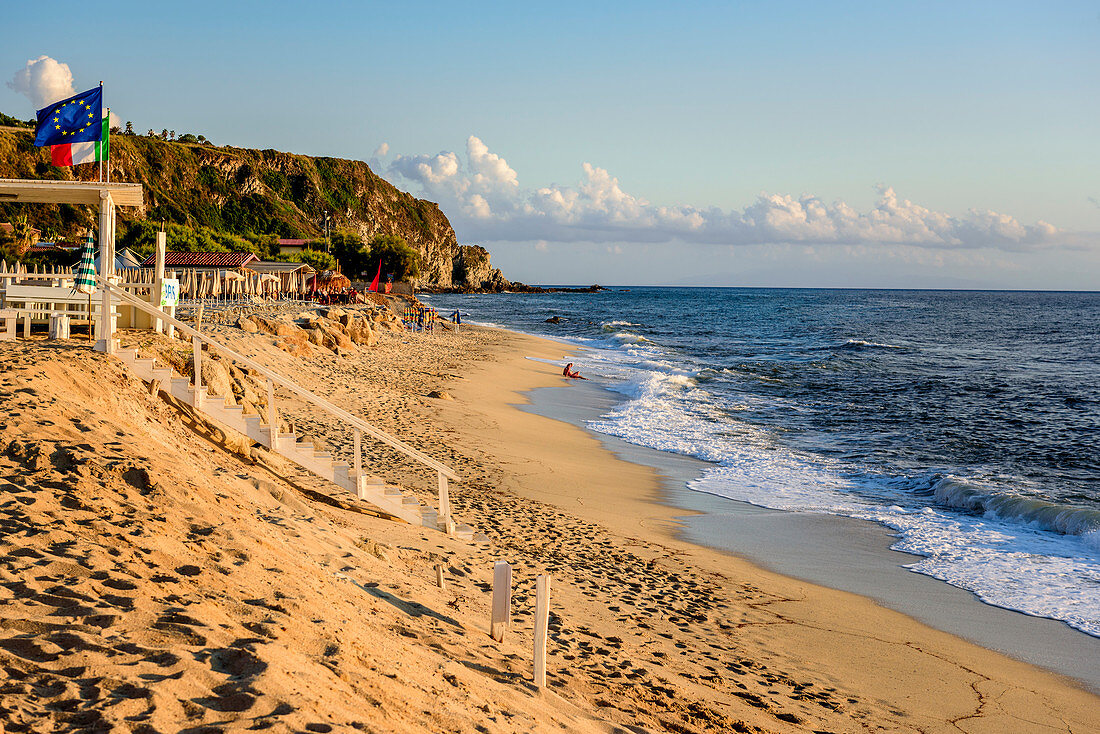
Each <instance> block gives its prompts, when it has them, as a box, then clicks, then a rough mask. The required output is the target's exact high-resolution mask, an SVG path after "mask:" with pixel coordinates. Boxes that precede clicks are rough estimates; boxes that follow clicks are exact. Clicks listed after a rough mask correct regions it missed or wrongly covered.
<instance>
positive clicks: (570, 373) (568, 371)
mask: <svg viewBox="0 0 1100 734" xmlns="http://www.w3.org/2000/svg"><path fill="white" fill-rule="evenodd" d="M561 373H562V374H563V375H565V376H566V377H572V378H573V379H574V380H587V379H588V378H587V377H581V373H580V372H574V371H573V363H572V362H570V363H569V364H567V365H565V369H564V370H562V371H561Z"/></svg>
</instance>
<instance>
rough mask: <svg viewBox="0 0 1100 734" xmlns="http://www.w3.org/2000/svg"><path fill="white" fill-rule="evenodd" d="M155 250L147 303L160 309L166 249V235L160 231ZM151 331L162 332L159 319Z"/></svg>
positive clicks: (162, 325)
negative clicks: (151, 282) (151, 287)
mask: <svg viewBox="0 0 1100 734" xmlns="http://www.w3.org/2000/svg"><path fill="white" fill-rule="evenodd" d="M156 247H157V249H156V267H155V269H154V276H153V292H152V293H150V294H149V303H150V304H152V305H153V306H156V307H157V308H160V294H161V290H162V289H163V287H164V253H165V250H166V249H167V247H168V243H167V235H166V234H165V233H164V232H163V231H161V232H157V246H156ZM153 329H154V330H155V331H156V332H157V333H158V334H160V333H161V332H163V331H164V322H163V321H161V320H160V319H154V321H153Z"/></svg>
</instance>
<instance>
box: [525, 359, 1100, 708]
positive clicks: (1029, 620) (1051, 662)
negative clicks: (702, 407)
mask: <svg viewBox="0 0 1100 734" xmlns="http://www.w3.org/2000/svg"><path fill="white" fill-rule="evenodd" d="M562 346H564V347H569V346H573V345H569V344H567V343H563V344H562ZM570 391H573V392H572V393H570ZM576 395H583V398H582V399H580V400H578V399H577V398H576V397H573V396H576ZM528 397H529V399H530V403H529V404H524V405H519V406H517V407H518V408H519V409H520V410H529V411H531V412H534V413H536V414H538V415H541V416H544V417H547V418H551V419H554V420H559V421H563V422H566V423H569V424H570V425H573V426H576V427H577V428H579V429H581V430H584V431H585V432H587V433H588V434H589V435H591V436H593V437H594V438H596V439H597V440H599V441H600V443H601V444H603V446H604V447H605V448H606V449H607V450H608V451H610V452H612V453H613V454H615V455H616V456H617V457H619V458H621V459H623V460H625V461H629V462H632V463H641V464H643V465H645V466H650V467H652V468H653V469H655V470H656V471H657V472H658V473H659V474H660V475H661V478H662V480H663V481H662V483H663V497H662V498H661V500H660V501H661V502H662V503H664V504H667V505H668V506H670V507H673V508H676V509H678V510H682V511H683V513H684V514H683V516H682V517H680V518H678V519H680V520H681V523H682V524H681V527H680V528H679V530H678V531H677V532H676V536H677V538H678V539H680V540H683V541H686V542H688V543H692V544H694V545H697V546H700V547H705V548H709V549H712V550H715V551H719V552H723V553H728V554H731V555H732V556H734V557H737V558H740V559H742V560H745V561H747V562H749V563H752V564H753V565H755V566H758V567H760V568H762V569H764V570H768V571H772V572H775V573H777V574H781V575H783V576H787V577H789V578H791V579H797V580H802V581H807V582H809V583H813V584H816V585H820V586H823V587H826V588H829V589H833V590H837V591H844V592H850V593H853V594H858V595H860V596H862V597H865V598H867V599H870V600H872V601H873V602H875V603H877V604H879V605H881V606H883V607H885V608H888V609H892V610H894V611H897V612H900V613H902V614H905V615H906V616H908V617H911V618H912V619H914V620H916V621H917V622H920V623H923V624H926V625H928V626H929V627H932V628H934V629H937V630H939V631H942V632H946V633H948V634H951V635H955V636H957V637H960V638H962V639H963V640H966V641H968V642H971V643H973V644H976V645H979V646H981V647H983V648H985V649H987V650H990V651H992V652H997V653H1002V654H1005V655H1008V656H1009V657H1012V658H1013V659H1015V660H1018V661H1020V662H1024V663H1028V664H1032V665H1036V666H1038V667H1041V668H1043V669H1045V670H1048V671H1050V672H1052V673H1055V674H1058V675H1064V676H1067V677H1069V678H1072V679H1073V680H1075V681H1077V682H1078V683H1080V684H1081V685H1083V686H1084V687H1085V688H1086V689H1088V690H1089V691H1091V692H1092V693H1095V694H1100V664H1095V663H1094V664H1093V665H1091V666H1090V665H1089V664H1088V661H1089V660H1093V661H1097V660H1100V639H1097V638H1095V637H1092V636H1091V635H1088V634H1086V633H1084V632H1081V631H1080V630H1076V629H1074V628H1072V627H1070V626H1069V625H1066V624H1065V623H1063V622H1061V621H1059V620H1054V619H1049V618H1045V617H1033V616H1030V615H1027V614H1024V613H1022V612H1019V611H1016V610H1014V609H1007V608H1004V607H999V606H996V605H993V604H989V603H987V602H985V601H982V600H981V599H980V598H978V597H977V596H976V595H975V594H973V593H972V592H970V591H969V590H966V589H961V588H958V587H955V586H952V585H950V584H948V583H947V582H945V581H941V580H940V579H937V578H935V577H932V576H927V575H925V574H920V573H916V572H914V571H910V570H908V569H906V568H904V567H903V564H906V563H911V562H913V561H915V560H916V559H919V558H920V557H921V556H917V555H914V554H910V553H906V552H904V551H897V550H894V549H893V548H891V547H890V546H891V545H892V544H893V542H894V537H895V536H894V535H893V533H892V532H891V531H890V529H889V528H887V527H884V526H882V525H880V524H878V523H875V522H872V521H869V520H858V519H854V518H847V517H843V516H839V515H827V514H820V515H819V514H810V513H797V512H789V511H785V510H774V509H771V508H766V507H761V506H759V505H753V504H751V503H748V502H741V501H738V500H734V499H730V498H726V497H721V496H718V495H712V494H708V493H705V492H700V491H696V490H693V489H691V488H690V487H689V486H688V484H689V483H690V482H691V481H693V480H694V479H696V478H698V476H699V475H700V474H701V472H702V471H703V469H704V468H705V467H706V466H707V463H706V462H704V461H702V460H701V459H696V458H694V457H689V456H683V455H678V454H671V453H667V452H662V451H659V450H656V449H651V448H648V447H644V446H638V445H636V444H632V443H629V442H627V441H624V440H622V439H620V438H618V437H616V436H611V435H607V434H601V433H598V432H596V431H591V430H589V429H588V428H587V426H586V423H587V421H588V420H591V419H593V418H596V417H598V416H599V414H600V413H602V412H603V411H604V410H606V409H609V408H610V407H611V406H613V405H614V404H615V403H617V402H620V401H621V398H620V397H619V396H617V395H616V394H615V393H613V392H611V391H610V390H608V389H607V388H606V387H605V386H603V385H601V384H599V383H586V384H573V385H569V386H563V387H543V388H536V389H534V390H532V391H531V393H530V394H529V396H528ZM1082 638H1083V639H1082ZM1090 650H1091V651H1092V652H1090Z"/></svg>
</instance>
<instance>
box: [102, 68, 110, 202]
mask: <svg viewBox="0 0 1100 734" xmlns="http://www.w3.org/2000/svg"><path fill="white" fill-rule="evenodd" d="M99 88H100V89H103V80H102V79H101V80H100V81H99ZM99 108H100V109H101V110H102V109H103V96H102V95H100V97H99ZM110 113H111V108H110V107H108V108H107V114H108V122H107V124H108V125H110V124H111V123H110V117H109V115H110ZM99 130H100V132H99V137H100V141H99V144H100V145H101V146H102V145H103V126H102V124H100V128H99ZM107 175H108V176H110V175H111V172H110V170H109V167H108V171H107ZM99 182H100V183H103V160H102V159H100V161H99Z"/></svg>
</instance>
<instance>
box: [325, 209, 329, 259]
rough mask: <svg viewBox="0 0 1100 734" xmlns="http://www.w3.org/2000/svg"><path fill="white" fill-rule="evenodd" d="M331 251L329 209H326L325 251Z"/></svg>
mask: <svg viewBox="0 0 1100 734" xmlns="http://www.w3.org/2000/svg"><path fill="white" fill-rule="evenodd" d="M328 251H329V241H328V209H325V252H328Z"/></svg>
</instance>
